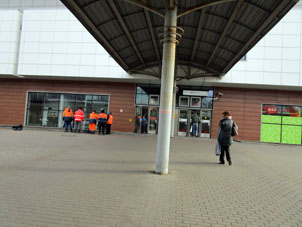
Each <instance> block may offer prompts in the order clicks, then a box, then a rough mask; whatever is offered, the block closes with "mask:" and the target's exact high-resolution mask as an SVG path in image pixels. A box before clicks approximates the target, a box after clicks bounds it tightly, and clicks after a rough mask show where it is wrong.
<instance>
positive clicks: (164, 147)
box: [155, 1, 177, 174]
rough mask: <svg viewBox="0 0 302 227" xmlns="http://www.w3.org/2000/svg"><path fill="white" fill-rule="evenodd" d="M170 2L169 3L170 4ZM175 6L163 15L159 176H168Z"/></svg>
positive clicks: (157, 162) (158, 141) (157, 160)
mask: <svg viewBox="0 0 302 227" xmlns="http://www.w3.org/2000/svg"><path fill="white" fill-rule="evenodd" d="M171 2H172V1H170V3H171ZM176 25H177V6H176V4H173V7H168V9H167V10H166V15H165V28H164V39H163V59H162V71H161V75H162V78H161V91H160V109H159V130H158V136H157V153H156V169H155V172H156V173H159V174H168V165H169V150H170V132H171V114H172V100H173V82H174V70H175V50H176V32H177V28H176Z"/></svg>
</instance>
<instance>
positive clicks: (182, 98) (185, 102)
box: [179, 96, 189, 106]
mask: <svg viewBox="0 0 302 227" xmlns="http://www.w3.org/2000/svg"><path fill="white" fill-rule="evenodd" d="M179 106H189V97H188V96H179Z"/></svg>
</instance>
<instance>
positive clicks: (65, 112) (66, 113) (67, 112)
mask: <svg viewBox="0 0 302 227" xmlns="http://www.w3.org/2000/svg"><path fill="white" fill-rule="evenodd" d="M63 117H73V112H72V109H70V111H68V108H65V110H64V112H63Z"/></svg>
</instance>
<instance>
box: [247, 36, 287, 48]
mask: <svg viewBox="0 0 302 227" xmlns="http://www.w3.org/2000/svg"><path fill="white" fill-rule="evenodd" d="M282 38H283V36H282V35H267V36H265V38H264V43H265V46H267V47H281V46H282ZM253 49H254V48H253Z"/></svg>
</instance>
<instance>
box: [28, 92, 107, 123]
mask: <svg viewBox="0 0 302 227" xmlns="http://www.w3.org/2000/svg"><path fill="white" fill-rule="evenodd" d="M67 106H70V108H71V109H72V110H73V112H75V111H76V110H77V109H78V108H79V107H82V108H83V110H84V112H85V121H84V122H83V125H84V126H83V127H84V128H85V126H86V125H88V117H89V114H90V113H91V112H92V109H95V110H97V111H100V110H101V109H104V110H105V112H108V111H109V95H86V94H62V93H61V94H60V93H46V92H29V93H28V102H27V114H26V125H28V126H44V127H62V126H63V124H64V122H63V119H62V114H63V111H64V109H65V108H66V107H67Z"/></svg>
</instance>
